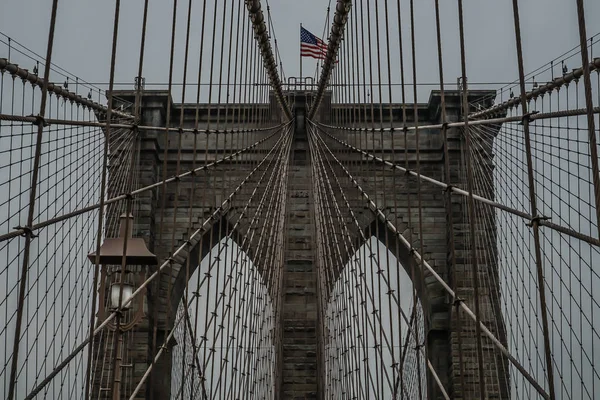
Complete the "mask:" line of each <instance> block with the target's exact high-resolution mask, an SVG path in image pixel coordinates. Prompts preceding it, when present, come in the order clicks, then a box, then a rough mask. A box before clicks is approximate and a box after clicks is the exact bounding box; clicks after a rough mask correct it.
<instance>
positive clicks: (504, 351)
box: [313, 123, 549, 399]
mask: <svg viewBox="0 0 600 400" xmlns="http://www.w3.org/2000/svg"><path fill="white" fill-rule="evenodd" d="M313 125H314V123H313ZM317 137H318V139H319V140H320V141H321V142H322V143H323V145H324V148H325V149H326V150H327V152H328V153H329V155H330V156H331V157H332V158H333V160H334V161H335V162H336V163H337V164H338V165H339V166H340V168H341V169H342V170H343V171H344V173H345V174H346V175H347V176H348V178H349V179H350V181H351V182H352V184H353V185H354V186H355V187H356V189H357V190H358V191H359V192H360V193H361V196H362V197H363V198H364V199H365V201H366V202H367V204H368V208H369V209H370V210H371V212H373V213H374V214H375V215H376V216H377V217H378V218H380V219H381V220H382V222H383V223H384V224H385V225H387V227H388V228H389V229H390V230H391V231H392V232H393V233H394V234H395V235H396V236H397V238H398V240H400V241H401V242H402V244H403V245H404V246H406V248H408V249H410V254H412V256H413V257H414V259H415V260H416V261H417V263H418V264H419V265H422V266H423V267H424V268H425V269H426V270H427V271H428V272H429V273H430V274H431V276H433V277H434V278H435V280H436V281H438V282H439V284H440V285H441V286H442V287H443V288H444V290H445V291H446V292H447V293H448V294H449V295H450V297H451V298H452V299H453V300H454V301H455V302H458V303H459V304H460V307H461V308H462V309H463V311H464V312H465V313H466V314H467V315H468V316H469V318H471V319H472V320H473V321H477V320H478V319H477V317H476V316H475V314H474V313H473V311H472V310H471V309H470V308H469V306H467V305H466V304H465V302H464V301H463V300H462V299H460V298H459V297H458V296H457V295H456V293H455V292H454V290H452V289H451V288H450V286H448V284H447V283H446V282H445V281H444V279H443V278H442V277H441V276H440V275H439V274H438V273H437V272H436V271H435V269H434V268H433V267H432V266H431V265H430V264H429V262H427V260H425V259H424V257H423V256H421V254H419V252H418V251H417V250H415V249H414V247H413V246H412V244H411V243H410V242H409V241H408V240H406V238H405V237H404V235H403V234H402V233H401V232H400V231H399V230H398V229H397V228H396V227H395V226H394V224H393V223H392V221H391V220H389V218H387V217H386V215H385V213H384V212H383V211H382V210H381V208H380V207H379V206H378V205H377V204H376V203H375V202H374V201H373V200H372V199H371V197H370V196H369V195H368V194H367V193H366V192H365V191H364V189H363V188H362V187H361V186H360V184H359V183H358V182H357V181H356V178H354V176H352V174H350V172H349V171H348V170H347V169H346V167H344V165H343V164H342V163H341V162H340V161H339V160H338V158H337V157H336V156H335V154H333V152H332V151H331V149H330V148H329V146H327V144H326V143H325V141H324V140H323V138H321V137H320V136H317ZM423 272H425V271H423ZM479 326H480V328H481V331H482V332H483V333H484V334H485V335H486V336H487V337H488V338H489V339H490V340H491V341H492V343H493V344H494V346H496V347H497V348H498V350H499V351H500V352H501V353H502V354H503V355H504V356H505V357H506V358H508V360H509V361H510V362H511V363H512V364H513V365H514V366H515V367H516V368H517V370H519V372H521V374H522V375H523V377H525V379H527V381H528V382H529V383H531V385H532V386H533V387H534V388H535V389H536V391H537V392H538V393H539V394H540V395H542V396H543V397H544V398H545V399H549V396H548V394H547V393H546V391H545V390H544V389H543V388H542V387H541V386H540V384H539V383H538V382H537V381H536V380H535V379H534V378H533V377H532V376H531V374H530V373H529V372H528V371H527V370H526V369H525V368H524V367H523V366H522V365H521V363H520V362H519V361H518V360H517V359H516V358H515V357H514V356H513V355H512V354H511V353H510V352H509V351H508V349H507V348H506V347H505V346H504V345H503V344H502V343H501V342H500V341H499V340H498V338H496V336H495V335H494V334H493V333H492V332H491V331H490V330H489V329H488V328H487V327H486V326H485V324H483V323H482V322H481V321H479Z"/></svg>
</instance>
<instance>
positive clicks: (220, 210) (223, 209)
mask: <svg viewBox="0 0 600 400" xmlns="http://www.w3.org/2000/svg"><path fill="white" fill-rule="evenodd" d="M286 125H287V124H286ZM278 132H281V130H280V131H278ZM285 137H286V136H285V135H281V136H280V138H279V139H278V140H277V143H275V144H274V145H273V147H272V148H271V149H270V150H269V152H268V153H267V154H266V155H265V157H264V158H263V159H262V160H261V161H260V163H258V164H257V165H256V167H255V168H254V169H252V171H250V172H249V173H248V175H247V176H246V177H245V178H244V180H243V181H242V182H240V184H239V185H238V186H237V187H236V188H235V189H234V191H233V192H231V193H230V194H229V196H228V197H227V198H226V199H225V200H223V202H222V203H221V205H220V207H217V208H216V209H215V211H214V212H213V213H212V214H211V215H210V216H209V217H208V218H207V219H205V220H204V222H203V223H202V224H201V225H200V227H199V228H197V229H196V230H195V231H194V233H193V234H192V235H191V236H190V237H189V238H188V240H186V241H185V242H184V243H183V244H182V245H181V246H179V247H178V248H177V249H176V250H175V251H174V252H173V255H172V256H171V257H169V258H167V259H166V260H165V261H164V262H163V263H162V264H161V265H160V266H159V268H157V270H156V271H155V272H154V273H153V274H152V275H150V276H149V277H148V278H146V280H145V281H144V282H143V283H141V284H140V286H139V287H138V288H137V290H135V291H134V292H133V293H132V294H131V296H130V297H129V298H128V299H127V300H125V301H124V302H123V305H122V307H127V306H128V305H129V304H130V303H131V302H132V301H133V300H134V299H135V298H136V297H137V296H138V295H139V294H140V293H142V292H143V291H144V290H145V289H146V287H147V286H148V285H149V283H150V282H151V281H153V280H154V279H155V278H156V277H157V276H158V275H159V273H160V272H161V271H163V270H164V269H165V268H167V267H168V266H170V265H172V263H173V262H174V261H175V258H176V257H182V254H183V253H184V251H186V250H188V248H193V246H192V245H193V244H195V243H194V241H195V240H199V236H201V234H202V232H205V231H207V230H209V229H210V224H212V223H214V222H215V221H218V220H219V218H221V216H223V215H225V214H226V213H227V211H228V209H229V206H230V205H231V202H232V199H233V198H234V197H235V196H236V195H237V194H238V193H239V192H240V190H241V189H242V188H243V187H244V185H245V184H246V183H247V182H248V181H249V180H250V178H251V177H252V176H253V175H254V174H255V173H256V172H257V171H258V170H259V169H260V168H261V166H262V165H263V164H264V163H265V162H266V160H267V159H268V158H269V157H270V156H271V154H272V153H273V152H274V151H275V150H276V148H277V147H279V146H280V144H281V143H282V141H283V140H284V139H285ZM226 158H227V157H226ZM207 165H210V164H207ZM200 168H202V167H200ZM118 312H120V310H115V311H113V312H112V313H111V314H110V315H109V316H107V317H106V319H105V320H104V321H103V322H102V323H101V324H100V325H98V327H97V328H96V329H95V330H94V333H93V335H92V336H88V338H87V339H86V340H84V341H83V342H82V343H81V344H80V345H78V346H77V347H76V348H75V349H74V350H73V352H71V354H69V355H68V356H67V357H66V358H65V359H64V360H63V361H62V362H61V363H60V364H58V365H57V366H56V368H55V369H54V370H53V371H52V372H51V373H50V374H49V375H48V376H47V377H46V378H45V379H44V380H43V381H42V382H41V383H40V384H39V385H38V386H36V387H35V388H34V389H33V390H32V391H31V392H30V393H29V394H28V395H27V397H26V398H25V400H30V399H33V398H35V396H36V395H37V394H38V393H39V392H40V391H41V390H42V389H43V388H44V387H45V386H46V385H47V384H48V383H49V382H50V381H52V379H53V378H54V377H55V376H56V375H57V374H59V373H60V371H61V370H63V369H64V368H65V367H66V366H67V365H68V364H69V362H70V361H71V360H72V359H73V358H75V356H76V355H77V354H78V353H79V352H80V351H81V350H82V349H84V348H85V346H86V345H87V344H89V342H90V341H91V340H92V339H93V338H94V337H95V336H96V335H98V333H100V332H101V331H102V330H103V329H104V328H105V327H106V326H107V325H108V324H109V323H110V321H112V320H113V319H114V318H115V316H116V314H117V313H118Z"/></svg>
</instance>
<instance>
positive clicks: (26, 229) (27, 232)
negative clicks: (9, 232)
mask: <svg viewBox="0 0 600 400" xmlns="http://www.w3.org/2000/svg"><path fill="white" fill-rule="evenodd" d="M13 229H18V230H21V231H23V233H22V234H21V236H22V237H27V236H29V237H30V238H32V239H33V238H36V237H38V235H36V234H35V233H33V229H31V227H30V226H21V225H18V226H15V227H14V228H13Z"/></svg>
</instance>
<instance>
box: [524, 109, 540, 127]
mask: <svg viewBox="0 0 600 400" xmlns="http://www.w3.org/2000/svg"><path fill="white" fill-rule="evenodd" d="M535 114H539V111H532V112H528V113H527V114H525V115H523V116H522V117H521V125H523V124H524V123H525V121H527V122H531V116H532V115H535Z"/></svg>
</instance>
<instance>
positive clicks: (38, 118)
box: [33, 114, 48, 127]
mask: <svg viewBox="0 0 600 400" xmlns="http://www.w3.org/2000/svg"><path fill="white" fill-rule="evenodd" d="M33 124H34V125H37V126H40V125H41V126H43V127H46V126H48V123H47V122H46V119H45V118H44V117H42V116H41V115H39V114H38V115H36V116H35V122H34V123H33Z"/></svg>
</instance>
